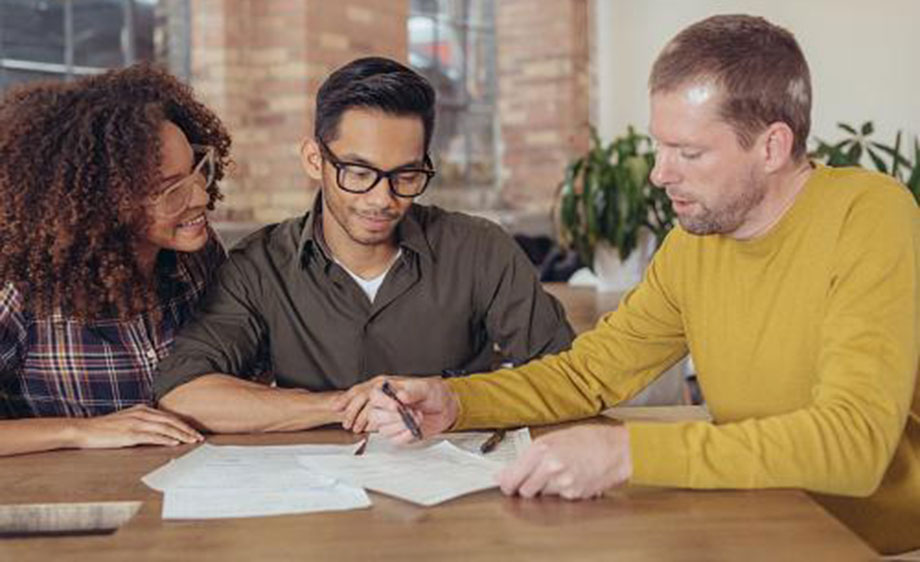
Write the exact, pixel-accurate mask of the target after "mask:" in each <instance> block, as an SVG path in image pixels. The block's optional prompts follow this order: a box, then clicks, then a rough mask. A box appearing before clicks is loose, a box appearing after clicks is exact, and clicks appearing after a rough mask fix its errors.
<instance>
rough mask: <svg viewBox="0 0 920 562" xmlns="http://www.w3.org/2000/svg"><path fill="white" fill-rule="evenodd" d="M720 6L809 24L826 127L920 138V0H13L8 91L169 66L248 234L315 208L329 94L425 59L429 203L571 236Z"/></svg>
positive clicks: (2, 30) (800, 33)
mask: <svg viewBox="0 0 920 562" xmlns="http://www.w3.org/2000/svg"><path fill="white" fill-rule="evenodd" d="M720 12H723V13H724V12H748V13H755V14H760V15H764V16H766V17H768V18H770V19H772V20H773V21H775V22H776V23H779V24H782V25H786V26H788V27H789V28H791V29H792V30H793V31H794V32H795V33H796V35H797V37H798V38H799V40H800V42H801V44H802V46H803V48H804V50H805V52H806V56H808V57H809V60H810V63H811V67H812V73H813V75H814V86H815V112H814V122H815V126H814V132H815V134H816V135H818V136H824V137H831V138H834V137H835V135H836V133H835V131H834V130H833V128H834V124H835V123H836V122H837V121H849V122H854V123H857V122H862V121H863V120H870V119H871V120H875V122H876V125H877V128H878V129H879V132H878V133H877V136H878V137H879V139H880V140H884V141H890V140H891V139H892V138H893V135H894V131H895V130H897V129H905V132H908V133H911V134H914V133H918V132H920V96H917V95H916V90H917V86H918V85H920V72H918V71H917V65H916V62H915V61H914V57H913V56H912V53H913V50H914V49H913V47H914V46H915V44H916V41H917V36H916V34H915V33H912V27H913V26H915V25H916V22H917V21H920V0H876V1H875V2H859V1H856V0H808V1H807V2H797V1H794V0H772V1H768V0H681V1H680V2H674V1H666V0H494V1H493V0H0V91H2V90H4V89H6V88H8V87H9V86H11V85H13V84H15V83H19V82H25V81H30V80H37V79H60V80H67V79H72V78H73V77H75V76H80V75H86V74H92V73H95V72H100V71H102V70H104V69H106V68H112V67H119V66H123V65H126V64H130V63H132V62H134V61H138V60H155V61H157V62H159V63H161V64H164V65H166V66H167V67H168V68H169V69H170V70H171V71H172V72H173V73H175V74H177V75H178V76H180V77H182V78H183V79H184V80H186V81H188V82H189V83H190V84H191V85H192V86H193V87H194V88H195V89H196V90H197V91H198V93H199V95H200V96H201V98H202V99H204V101H206V103H208V104H209V105H211V106H212V107H213V108H214V109H215V110H216V111H217V112H218V113H219V114H220V115H221V116H222V118H223V119H224V120H225V122H226V123H227V124H228V126H229V127H230V130H231V133H232V134H233V137H234V157H235V160H236V162H237V166H236V169H235V170H234V172H233V174H232V176H231V177H230V178H229V179H228V181H227V182H226V183H225V186H224V190H225V192H226V194H227V197H226V199H225V201H224V202H223V204H222V205H221V207H220V210H219V212H218V216H217V218H218V219H219V221H220V222H221V224H222V228H223V229H224V230H226V231H228V232H237V231H238V232H243V231H246V230H249V229H251V228H254V227H255V226H257V225H260V224H264V223H267V222H273V221H277V220H280V219H283V218H285V217H288V216H291V215H294V214H297V213H300V212H302V211H303V210H304V209H305V208H306V207H307V206H308V205H309V203H310V201H311V198H312V196H313V194H314V192H315V189H316V186H315V185H311V184H310V182H309V181H308V180H307V179H306V177H305V175H304V174H303V172H302V171H301V169H300V163H299V160H298V149H299V146H300V142H301V140H302V138H303V137H304V135H307V134H310V132H311V130H312V118H313V115H312V111H313V104H314V94H315V92H316V89H317V87H318V86H319V84H320V83H321V82H322V80H323V79H324V77H325V76H326V75H327V74H328V73H329V72H330V71H332V70H333V69H334V68H335V67H337V66H339V65H341V64H343V63H345V62H347V61H349V60H350V59H352V58H354V57H357V56H362V55H369V54H380V55H385V56H389V57H393V58H396V59H399V60H401V61H403V62H407V63H408V64H410V65H411V66H413V67H414V68H416V69H418V70H419V71H420V72H422V73H423V74H424V75H426V76H427V77H428V78H429V79H430V80H431V81H432V83H433V84H434V85H435V87H436V88H437V90H438V93H439V115H438V125H437V131H436V137H435V141H434V146H433V157H434V160H435V163H436V166H437V168H438V177H437V183H436V184H435V185H434V186H433V188H430V189H429V191H428V193H426V195H425V196H424V200H425V201H426V202H429V203H436V204H440V205H443V206H445V207H449V208H452V209H457V210H467V211H471V212H476V213H479V214H483V215H486V216H489V217H491V218H493V219H495V220H498V221H500V222H502V223H503V224H504V225H506V226H507V227H508V228H509V230H512V231H514V232H519V233H525V234H540V233H550V232H551V220H550V215H549V210H550V208H551V206H552V202H553V199H554V193H555V191H556V187H557V185H558V183H559V181H560V180H561V178H562V172H563V169H564V166H565V164H566V163H567V162H568V161H569V160H570V159H571V158H572V157H574V156H575V155H577V154H579V153H581V152H583V151H584V150H585V149H586V148H587V147H588V144H589V138H590V137H589V124H590V123H593V124H594V125H595V126H596V127H597V128H598V129H599V131H600V133H601V136H602V137H603V138H605V139H610V138H612V137H613V136H616V135H619V134H621V133H622V132H623V131H624V130H625V128H626V125H627V124H634V125H636V126H637V127H638V128H639V129H640V130H644V129H645V128H646V126H647V121H648V108H647V100H646V91H645V81H646V77H647V73H648V70H649V67H650V65H651V61H652V60H653V59H654V57H655V56H656V55H657V53H658V51H659V50H660V49H661V47H662V46H663V44H664V43H665V42H666V41H667V39H668V38H669V37H671V36H672V35H673V34H674V33H675V32H677V31H678V30H679V29H680V28H681V27H683V26H684V25H686V24H689V23H691V22H693V21H695V20H698V19H700V18H703V17H705V16H707V15H710V14H713V13H720Z"/></svg>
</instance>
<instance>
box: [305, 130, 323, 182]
mask: <svg viewBox="0 0 920 562" xmlns="http://www.w3.org/2000/svg"><path fill="white" fill-rule="evenodd" d="M300 165H301V166H303V171H304V172H306V173H307V175H308V176H310V178H311V179H313V180H316V181H320V180H322V179H323V156H322V154H321V153H320V150H319V143H317V142H316V140H315V139H312V138H309V137H308V138H305V139H304V140H303V142H302V143H300Z"/></svg>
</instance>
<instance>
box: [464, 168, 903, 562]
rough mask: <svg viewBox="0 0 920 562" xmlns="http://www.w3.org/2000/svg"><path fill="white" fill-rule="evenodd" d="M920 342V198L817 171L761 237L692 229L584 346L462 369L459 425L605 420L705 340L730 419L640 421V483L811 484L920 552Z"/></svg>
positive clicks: (845, 515)
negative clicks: (919, 381)
mask: <svg viewBox="0 0 920 562" xmlns="http://www.w3.org/2000/svg"><path fill="white" fill-rule="evenodd" d="M918 339H920V213H918V210H917V207H916V204H915V203H914V201H913V198H912V196H911V195H910V194H909V193H908V192H907V191H906V190H905V189H904V188H903V187H901V186H900V185H898V184H897V183H895V182H894V181H892V180H891V179H889V178H887V177H885V176H881V175H879V174H875V173H871V172H866V171H863V170H858V169H831V168H825V167H818V168H817V169H816V170H815V171H814V172H813V174H812V176H811V178H810V179H809V181H808V182H807V184H806V185H805V187H804V188H803V190H802V192H800V193H799V195H798V197H797V198H796V201H795V203H794V204H793V206H792V207H791V208H790V209H789V211H787V213H786V214H785V216H783V217H782V218H781V219H780V222H778V223H777V224H776V225H775V226H774V227H773V228H772V229H771V230H770V232H768V233H767V234H766V235H764V236H762V237H760V238H758V239H755V240H748V241H737V240H733V239H731V238H728V237H725V236H693V235H690V234H688V233H686V232H685V231H683V230H680V229H676V230H675V231H674V232H672V233H671V234H670V235H669V236H668V238H667V240H666V242H665V243H664V245H663V246H662V248H661V249H660V250H659V251H658V253H657V254H656V255H655V258H654V260H653V262H652V264H651V265H650V266H649V268H648V270H647V271H646V274H645V276H644V279H643V281H642V283H640V284H639V285H638V286H637V287H636V288H635V289H634V290H633V291H631V292H630V293H629V294H627V295H626V296H625V297H624V298H623V301H622V302H621V303H620V306H619V308H618V309H617V310H616V311H615V312H613V313H610V314H608V315H607V316H605V317H604V318H603V319H601V320H600V322H599V323H598V325H597V327H596V328H595V329H594V330H593V331H591V332H588V333H586V334H584V335H582V336H581V337H579V338H578V339H576V340H575V342H574V344H573V346H572V349H571V350H570V351H568V352H564V353H562V354H559V355H555V356H548V357H545V358H543V359H542V360H539V361H535V362H532V363H530V364H527V365H525V366H522V367H519V368H516V369H506V370H502V371H498V372H496V373H490V374H485V375H477V376H473V377H470V378H468V379H455V380H451V381H450V385H451V386H452V388H453V389H454V390H455V391H456V392H457V394H458V395H459V397H460V402H461V413H460V417H459V419H458V421H457V425H456V427H457V428H458V429H459V428H470V427H492V426H502V425H516V424H542V423H553V422H559V421H563V420H571V419H576V418H582V417H586V416H591V415H595V414H597V413H598V412H600V411H601V410H602V409H603V408H605V407H607V406H610V405H613V404H616V403H618V402H621V401H622V400H625V399H627V398H629V397H631V396H633V395H634V394H636V393H637V392H638V391H640V390H641V389H642V388H644V387H645V386H646V385H647V384H649V383H650V382H651V381H652V380H653V379H654V378H655V377H657V376H658V375H659V374H660V373H661V372H662V371H663V370H665V369H666V368H667V367H668V366H670V365H672V364H673V363H674V362H676V361H677V360H678V359H680V358H681V357H683V356H684V355H685V354H686V353H687V352H688V351H689V352H690V353H691V355H692V357H693V360H694V363H695V365H696V368H697V370H698V376H699V382H700V385H701V388H702V390H703V394H704V396H705V397H706V401H707V404H708V406H709V410H710V412H711V413H712V416H713V418H714V420H715V423H707V422H685V423H668V424H658V423H628V424H627V427H628V430H629V434H630V440H631V450H632V451H631V452H632V459H633V466H634V472H633V477H632V482H633V483H636V484H646V485H660V486H677V487H686V488H803V489H805V490H808V491H810V492H813V493H814V497H815V498H816V499H817V500H818V501H819V502H820V503H821V504H823V505H824V506H825V507H826V508H827V509H828V510H830V511H831V512H832V513H834V514H835V515H836V516H837V517H838V518H840V519H841V520H842V521H843V522H844V523H846V524H847V525H848V526H849V527H851V528H852V529H853V530H854V531H856V532H857V533H858V534H860V535H861V536H862V537H863V538H864V539H865V540H867V541H868V542H869V543H870V544H872V545H873V546H874V547H875V548H877V549H878V550H880V551H881V552H884V553H889V552H899V551H903V550H907V549H910V548H918V547H920V393H918V392H917V389H916V387H915V380H916V377H917V372H918V353H920V352H918V347H920V344H918ZM905 424H906V425H905Z"/></svg>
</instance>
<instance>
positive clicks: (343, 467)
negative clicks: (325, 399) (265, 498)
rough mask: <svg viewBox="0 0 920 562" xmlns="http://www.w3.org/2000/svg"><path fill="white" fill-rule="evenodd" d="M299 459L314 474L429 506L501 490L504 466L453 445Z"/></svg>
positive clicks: (444, 444)
mask: <svg viewBox="0 0 920 562" xmlns="http://www.w3.org/2000/svg"><path fill="white" fill-rule="evenodd" d="M297 460H298V461H300V464H301V465H303V466H305V467H307V468H309V469H310V470H311V471H313V472H317V473H320V474H325V475H327V476H329V477H333V478H336V479H340V480H341V481H343V482H347V483H348V484H351V485H352V486H361V487H364V488H368V489H371V490H374V491H375V492H380V493H382V494H386V495H388V496H395V497H397V498H401V499H404V500H407V501H410V502H413V503H417V504H419V505H425V506H431V505H437V504H439V503H441V502H444V501H447V500H450V499H453V498H457V497H460V496H462V495H465V494H469V493H472V492H478V491H479V490H488V489H489V488H495V487H496V486H497V484H496V481H495V474H496V473H497V472H498V471H499V470H501V468H502V464H501V463H498V462H495V461H491V460H488V459H486V458H483V457H482V456H480V455H476V454H474V453H470V452H467V451H464V450H463V449H460V448H459V447H457V446H455V445H453V444H451V443H450V442H448V441H441V442H440V443H438V444H436V445H431V446H430V447H422V448H413V449H406V450H402V451H396V452H392V453H368V452H365V453H364V454H363V455H361V456H357V457H355V456H352V457H345V456H338V455H328V456H316V455H314V456H300V457H298V458H297Z"/></svg>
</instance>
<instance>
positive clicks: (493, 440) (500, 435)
mask: <svg viewBox="0 0 920 562" xmlns="http://www.w3.org/2000/svg"><path fill="white" fill-rule="evenodd" d="M504 438H505V430H504V429H499V430H497V431H495V433H493V434H492V435H490V436H489V438H488V439H486V442H485V443H483V444H482V445H481V446H480V447H479V452H480V453H482V454H486V453H488V452H489V451H491V450H492V449H494V448H495V447H497V446H498V444H499V443H501V442H502V439H504Z"/></svg>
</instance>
